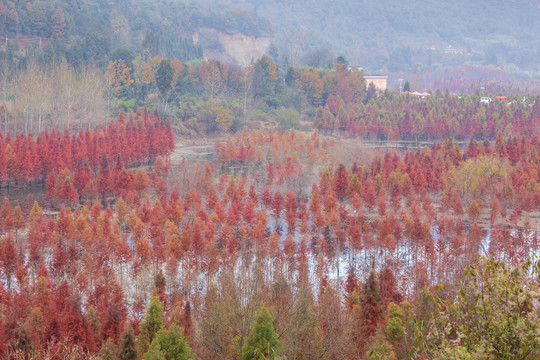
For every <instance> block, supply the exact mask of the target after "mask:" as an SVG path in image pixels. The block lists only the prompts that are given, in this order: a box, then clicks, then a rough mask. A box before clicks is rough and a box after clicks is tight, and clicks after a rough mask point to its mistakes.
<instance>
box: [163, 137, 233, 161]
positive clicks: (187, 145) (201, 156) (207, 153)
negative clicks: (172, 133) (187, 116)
mask: <svg viewBox="0 0 540 360" xmlns="http://www.w3.org/2000/svg"><path fill="white" fill-rule="evenodd" d="M219 139H224V138H223V137H215V138H194V139H179V140H178V141H177V142H176V147H175V149H174V151H173V153H172V154H171V155H170V159H171V163H172V164H173V165H174V164H178V163H179V162H180V161H182V159H186V160H190V161H198V160H202V161H212V160H214V159H215V157H216V154H215V149H214V144H215V142H216V140H219Z"/></svg>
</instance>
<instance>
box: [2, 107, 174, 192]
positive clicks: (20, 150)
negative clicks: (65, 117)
mask: <svg viewBox="0 0 540 360" xmlns="http://www.w3.org/2000/svg"><path fill="white" fill-rule="evenodd" d="M173 148H174V134H173V132H172V129H171V125H170V123H169V122H167V121H163V120H162V119H160V118H159V116H158V114H157V112H156V113H153V114H151V115H150V114H148V112H147V111H146V110H145V111H144V112H143V113H142V114H141V113H137V114H135V115H134V116H131V117H130V118H129V120H128V121H126V120H125V118H124V115H123V114H122V113H120V115H119V117H118V121H115V122H111V123H110V124H109V125H108V126H105V127H103V128H97V127H96V128H94V129H93V130H90V129H86V130H85V131H80V132H78V133H75V134H70V133H69V132H68V131H67V130H65V131H64V132H63V133H61V132H56V131H55V130H54V129H53V130H51V131H50V132H49V131H47V130H46V131H43V132H42V133H40V134H38V135H37V136H36V137H34V136H33V135H32V134H29V135H26V134H24V133H18V134H17V135H16V136H15V138H12V136H11V134H10V133H9V132H8V133H7V134H2V133H1V132H0V183H10V182H19V183H20V182H26V181H37V180H44V179H46V178H47V177H48V176H49V174H50V173H51V172H52V171H53V170H55V171H57V172H60V171H62V170H63V169H68V170H69V171H70V172H73V171H74V170H75V169H76V168H77V167H80V166H87V167H89V168H90V169H97V168H98V166H99V165H100V162H101V161H102V158H103V157H104V156H105V157H107V158H108V159H109V161H112V160H113V159H115V158H116V157H117V156H120V157H121V159H122V161H124V162H125V163H126V164H128V165H135V164H142V163H144V162H147V161H149V160H151V159H155V158H156V157H157V156H159V155H166V154H168V153H169V152H171V151H172V149H173Z"/></svg>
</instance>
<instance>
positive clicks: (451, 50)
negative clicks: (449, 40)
mask: <svg viewBox="0 0 540 360" xmlns="http://www.w3.org/2000/svg"><path fill="white" fill-rule="evenodd" d="M444 53H445V54H455V55H462V54H463V50H461V49H456V48H454V47H452V46H450V45H448V46H447V47H446V48H445V49H444Z"/></svg>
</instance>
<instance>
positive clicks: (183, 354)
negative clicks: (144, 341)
mask: <svg viewBox="0 0 540 360" xmlns="http://www.w3.org/2000/svg"><path fill="white" fill-rule="evenodd" d="M144 359H145V360H153V359H164V360H189V359H193V357H192V356H191V349H190V347H189V345H188V344H187V342H186V339H185V338H184V331H183V330H182V328H181V327H180V326H178V325H176V324H173V325H171V327H170V328H169V330H165V329H162V330H160V331H159V332H158V334H157V336H156V338H155V339H154V341H152V344H151V345H150V349H149V350H148V352H147V353H146V354H145V355H144Z"/></svg>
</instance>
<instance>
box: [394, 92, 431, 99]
mask: <svg viewBox="0 0 540 360" xmlns="http://www.w3.org/2000/svg"><path fill="white" fill-rule="evenodd" d="M401 95H413V96H416V97H419V98H421V99H425V98H427V97H428V96H431V94H430V93H428V92H418V91H413V92H410V91H404V92H402V93H401Z"/></svg>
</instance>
